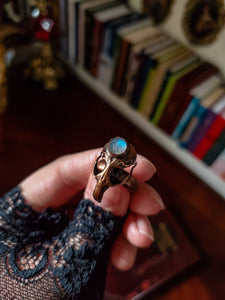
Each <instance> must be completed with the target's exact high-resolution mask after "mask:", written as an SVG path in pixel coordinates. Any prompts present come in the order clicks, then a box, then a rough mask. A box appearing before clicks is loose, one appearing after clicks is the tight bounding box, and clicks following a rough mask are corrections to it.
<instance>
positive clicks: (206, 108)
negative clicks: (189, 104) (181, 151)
mask: <svg viewBox="0 0 225 300" xmlns="http://www.w3.org/2000/svg"><path fill="white" fill-rule="evenodd" d="M224 94H225V89H224V88H223V87H219V88H218V89H216V90H215V91H214V92H212V93H211V94H210V95H209V96H208V97H206V98H205V99H204V100H203V101H202V102H201V103H200V104H199V105H198V107H197V109H196V112H195V113H194V115H193V117H192V118H191V121H190V124H191V125H190V126H192V128H193V129H192V131H191V134H190V135H189V136H188V138H187V137H186V139H187V140H184V137H182V138H181V139H180V145H181V146H182V147H184V148H187V149H188V150H189V151H191V152H193V151H194V149H195V148H196V146H197V145H198V144H199V142H200V141H201V139H202V138H203V137H204V135H205V134H206V131H207V128H208V125H207V124H208V122H210V123H211V122H212V121H211V120H212V119H213V118H214V113H211V107H212V106H213V105H214V104H215V103H216V102H217V101H219V100H220V98H221V97H222V96H223V95H224ZM207 115H208V118H207ZM205 119H206V122H205V123H206V124H204V125H205V126H202V125H203V123H204V120H205Z"/></svg>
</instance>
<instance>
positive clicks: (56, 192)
mask: <svg viewBox="0 0 225 300" xmlns="http://www.w3.org/2000/svg"><path fill="white" fill-rule="evenodd" d="M100 152H101V149H100V148H98V149H93V150H88V151H84V152H80V153H76V154H71V155H66V156H63V157H60V158H59V159H56V160H55V161H53V162H52V163H50V164H48V165H47V166H44V167H42V168H41V169H39V170H37V171H36V172H34V173H33V174H31V175H30V176H28V177H27V178H25V179H24V180H23V181H22V182H21V184H20V186H21V188H22V191H23V195H24V197H25V201H26V203H27V204H29V205H31V206H32V208H33V209H35V210H37V211H43V210H44V209H46V208H48V207H52V208H56V207H59V206H62V205H64V204H65V203H66V202H68V201H69V200H70V199H71V198H72V197H73V196H74V195H76V194H77V193H79V192H80V191H82V190H84V189H85V187H86V185H87V182H88V178H89V175H90V174H91V173H92V169H93V165H94V162H95V160H96V158H97V157H98V155H99V154H100ZM137 161H138V164H137V166H136V168H135V169H134V172H133V175H134V176H135V177H136V178H137V179H138V180H140V181H146V180H148V179H149V178H150V177H151V176H152V175H153V174H154V172H155V167H154V166H153V164H152V163H151V162H150V161H148V160H147V159H146V158H144V157H143V156H140V155H138V156H137Z"/></svg>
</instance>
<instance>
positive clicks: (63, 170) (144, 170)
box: [20, 149, 164, 270]
mask: <svg viewBox="0 0 225 300" xmlns="http://www.w3.org/2000/svg"><path fill="white" fill-rule="evenodd" d="M100 151H101V150H100V149H94V150H89V151H85V152H81V153H77V154H72V155H67V156H63V157H61V158H58V159H57V160H55V161H53V162H52V163H50V164H48V165H47V166H45V167H43V168H41V169H39V170H37V171H36V172H35V173H33V174H31V175H30V176H29V177H27V178H26V179H24V180H23V181H22V182H21V184H20V186H21V188H22V191H23V195H24V198H25V202H26V204H28V205H30V206H31V207H32V208H33V209H34V210H35V211H38V212H42V211H44V210H45V209H46V208H48V207H51V208H59V207H61V206H63V205H66V204H67V203H69V202H70V203H71V199H72V198H73V197H74V196H76V195H77V194H79V193H80V192H81V191H83V190H84V198H86V199H90V200H91V201H93V202H94V203H95V205H99V206H101V207H102V209H104V210H106V211H110V212H111V213H112V214H114V215H116V216H124V215H125V214H126V213H127V211H128V210H129V214H128V216H127V218H126V221H125V223H124V226H123V229H122V232H121V233H120V235H119V236H118V237H117V239H116V241H115V243H114V245H113V247H112V250H111V262H112V263H113V265H114V266H115V267H116V268H118V269H120V270H128V269H130V268H131V267H132V266H133V264H134V261H135V257H136V252H137V248H138V247H147V246H149V245H150V244H151V242H152V241H153V231H152V227H151V224H150V222H149V219H148V215H153V214H156V213H158V212H159V211H160V210H161V209H163V208H164V205H163V202H162V200H161V198H160V196H159V194H158V193H157V192H156V191H155V190H154V189H153V188H152V187H151V186H150V185H148V184H147V183H145V181H147V180H149V179H150V178H151V177H152V176H153V174H154V173H155V171H156V169H155V167H154V165H153V164H152V163H151V162H150V161H149V160H147V159H146V158H145V157H143V156H141V155H138V156H137V162H138V164H137V167H136V168H135V169H134V171H133V176H134V177H136V178H137V179H138V182H139V183H138V188H137V190H136V192H135V193H133V194H130V192H129V191H128V190H127V189H126V188H124V187H123V186H117V187H113V188H109V189H108V190H107V191H106V192H105V193H104V195H103V199H102V202H101V203H98V202H96V201H95V200H94V198H93V195H92V193H93V189H94V186H95V184H96V180H95V178H94V177H93V175H92V168H93V165H94V162H95V160H96V158H97V157H98V155H99V153H100Z"/></svg>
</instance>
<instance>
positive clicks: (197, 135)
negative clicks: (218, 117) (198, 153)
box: [183, 105, 208, 152]
mask: <svg viewBox="0 0 225 300" xmlns="http://www.w3.org/2000/svg"><path fill="white" fill-rule="evenodd" d="M207 112H208V110H207V109H206V108H205V107H204V106H202V105H199V107H198V109H197V111H196V113H195V115H194V117H195V119H196V126H195V128H194V130H193V131H192V133H191V135H190V138H189V140H188V141H187V143H186V148H187V149H188V150H189V151H191V152H193V151H194V149H195V148H196V146H197V145H198V144H199V142H200V140H201V139H202V138H203V137H204V129H203V127H202V123H203V120H204V118H205V117H206V115H207ZM183 146H184V145H183Z"/></svg>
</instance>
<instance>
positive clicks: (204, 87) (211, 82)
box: [172, 74, 223, 140]
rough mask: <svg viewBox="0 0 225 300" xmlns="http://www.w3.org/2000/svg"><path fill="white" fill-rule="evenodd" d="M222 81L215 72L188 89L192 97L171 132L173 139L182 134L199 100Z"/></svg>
mask: <svg viewBox="0 0 225 300" xmlns="http://www.w3.org/2000/svg"><path fill="white" fill-rule="evenodd" d="M222 81H223V79H222V77H221V75H220V74H215V75H212V76H210V77H209V78H207V79H206V80H205V81H203V82H202V83H200V84H199V85H198V86H197V87H194V88H193V89H192V90H191V91H190V94H191V95H192V97H193V98H192V100H191V102H190V104H189V105H188V107H187V109H186V111H185V112H184V114H183V116H182V118H181V119H180V121H179V123H178V125H177V127H176V128H175V130H174V131H173V133H172V138H173V139H176V140H178V139H179V138H180V137H181V136H182V134H183V132H184V130H185V128H186V126H187V125H188V123H189V122H190V120H191V118H192V116H193V115H194V113H195V112H196V110H197V108H198V106H199V105H200V103H201V101H203V99H204V98H206V97H207V96H208V95H209V94H210V93H212V92H213V91H214V90H216V89H217V88H218V87H219V86H220V85H221V84H222Z"/></svg>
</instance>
